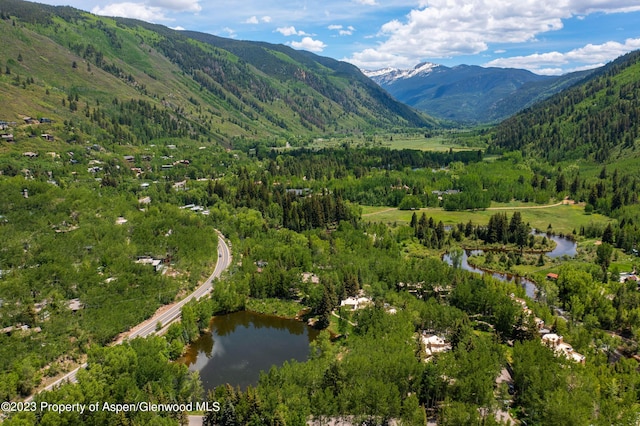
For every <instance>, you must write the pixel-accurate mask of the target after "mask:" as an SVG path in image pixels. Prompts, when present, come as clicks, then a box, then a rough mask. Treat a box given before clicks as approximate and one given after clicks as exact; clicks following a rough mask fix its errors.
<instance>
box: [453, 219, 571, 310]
mask: <svg viewBox="0 0 640 426" xmlns="http://www.w3.org/2000/svg"><path fill="white" fill-rule="evenodd" d="M533 233H534V234H535V235H545V236H547V238H549V239H551V240H553V241H554V242H555V243H556V246H555V248H554V249H553V250H552V251H550V252H548V253H545V255H546V256H548V257H550V258H552V259H555V258H558V257H562V256H569V257H573V256H575V255H576V253H577V246H578V245H577V244H576V243H575V242H574V241H571V240H570V239H568V238H564V237H559V236H556V235H547V234H546V233H542V232H538V231H536V230H534V231H533ZM483 252H484V251H483V250H465V251H464V252H463V253H462V259H461V260H462V261H461V264H460V267H461V268H462V269H464V270H465V271H470V272H476V273H479V274H487V273H490V274H491V275H492V276H493V277H494V278H496V279H498V280H501V281H508V282H511V281H516V282H519V283H520V285H521V286H522V287H524V289H525V292H526V294H527V296H529V297H531V298H532V299H535V297H536V290H537V288H536V284H535V283H534V282H533V281H531V280H529V279H527V278H524V277H520V276H517V275H514V274H508V273H502V272H491V271H487V270H484V269H482V268H476V267H475V266H473V265H470V264H469V261H468V260H469V256H475V255H479V254H482V253H483ZM442 260H443V261H445V262H447V263H448V264H449V265H453V261H452V259H451V256H450V255H449V253H447V254H445V255H444V256H443V257H442Z"/></svg>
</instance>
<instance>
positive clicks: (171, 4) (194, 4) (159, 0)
mask: <svg viewBox="0 0 640 426" xmlns="http://www.w3.org/2000/svg"><path fill="white" fill-rule="evenodd" d="M145 4H146V5H148V6H150V7H160V8H163V9H170V10H176V11H180V12H194V13H198V12H200V11H201V10H202V6H200V0H147V1H146V2H145Z"/></svg>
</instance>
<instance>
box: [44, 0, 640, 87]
mask: <svg viewBox="0 0 640 426" xmlns="http://www.w3.org/2000/svg"><path fill="white" fill-rule="evenodd" d="M39 2H41V3H47V4H53V5H69V6H73V7H77V8H79V9H82V10H86V11H89V12H92V13H96V14H99V15H106V16H124V17H129V18H135V19H141V20H144V21H148V22H154V23H157V24H162V25H166V26H168V27H171V28H177V29H187V30H193V31H201V32H206V33H211V34H215V35H218V36H222V37H230V38H235V39H238V40H259V41H266V42H270V43H278V44H286V45H288V46H291V47H293V48H295V49H306V50H309V51H312V52H314V53H317V54H319V55H322V56H329V57H332V58H335V59H339V60H345V61H349V62H351V63H353V64H355V65H357V66H359V67H361V68H364V69H369V70H373V69H379V68H385V67H397V68H412V67H413V66H414V65H416V64H418V63H420V62H434V63H438V64H443V65H448V66H454V65H459V64H472V65H482V66H497V67H514V68H526V69H529V70H531V71H533V72H536V73H539V74H563V73H566V72H570V71H576V70H581V69H587V68H593V67H596V66H600V65H604V64H605V63H607V62H609V61H611V60H613V59H615V58H616V57H618V56H620V55H622V54H624V53H626V52H629V51H631V50H636V49H640V0H414V1H410V0H387V1H385V0H344V1H336V0H325V1H312V0H306V1H305V0H278V1H274V0H126V1H120V0H40V1H39Z"/></svg>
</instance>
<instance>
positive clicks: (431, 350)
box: [420, 332, 451, 360]
mask: <svg viewBox="0 0 640 426" xmlns="http://www.w3.org/2000/svg"><path fill="white" fill-rule="evenodd" d="M420 340H421V342H422V344H423V345H424V351H425V353H426V355H427V360H428V359H429V358H431V357H432V356H433V355H434V354H437V353H442V352H447V351H450V350H451V343H448V342H447V341H446V340H445V339H444V337H441V336H437V335H435V334H426V333H425V332H423V333H422V336H421V337H420Z"/></svg>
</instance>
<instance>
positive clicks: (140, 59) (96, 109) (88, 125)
mask: <svg viewBox="0 0 640 426" xmlns="http://www.w3.org/2000/svg"><path fill="white" fill-rule="evenodd" d="M0 18H1V19H0V34H1V35H2V39H3V42H5V49H4V54H5V59H4V61H3V63H1V65H4V70H3V71H4V72H3V73H2V74H1V75H0V91H1V92H2V93H3V94H4V95H5V96H7V99H10V100H11V101H10V102H5V103H3V104H2V105H0V120H8V121H20V120H21V119H22V117H24V116H32V117H51V118H52V120H53V122H54V123H56V124H55V125H52V126H50V129H48V130H50V132H51V133H53V134H54V135H55V136H58V137H60V138H62V139H63V140H80V141H85V140H90V139H92V138H93V139H97V140H104V141H115V140H117V141H119V143H133V144H139V143H148V142H149V141H150V140H155V139H158V138H159V137H160V135H164V137H165V138H175V137H190V138H195V139H200V140H202V141H203V142H207V141H212V142H217V143H221V144H223V145H224V146H226V147H246V146H250V145H254V144H256V143H268V144H284V140H288V139H290V142H291V143H293V144H296V143H300V142H301V141H304V140H308V139H311V138H313V137H317V136H320V135H344V134H350V133H354V132H355V133H358V132H367V131H372V130H373V129H378V128H383V129H388V130H392V129H394V128H404V127H407V126H409V127H415V128H423V127H433V126H436V125H437V121H436V120H434V119H432V118H431V117H428V116H427V115H426V114H424V113H421V112H419V111H417V110H414V109H412V108H410V107H408V106H406V105H404V104H401V103H399V102H398V101H396V100H394V99H393V98H392V97H391V96H390V95H389V94H388V93H386V92H385V91H383V90H382V89H381V88H380V87H379V86H377V85H375V84H374V83H372V82H371V80H369V79H368V78H366V77H365V76H364V75H362V74H361V73H360V72H359V70H357V68H356V67H354V66H353V65H351V64H347V63H342V62H339V61H336V60H333V59H331V58H323V57H320V56H317V55H314V54H312V53H309V52H300V51H296V50H293V49H291V48H290V47H287V46H282V45H272V44H269V43H262V42H244V41H237V40H230V39H222V38H219V37H215V36H211V35H208V34H201V33H200V34H198V33H190V32H189V33H186V32H178V31H175V30H172V29H170V28H167V27H164V26H161V25H157V24H150V23H147V22H144V21H137V20H133V19H125V18H108V17H102V16H96V15H93V14H90V13H87V12H83V11H80V10H78V9H74V8H71V7H66V6H64V7H63V6H48V5H41V4H37V3H31V2H25V1H21V0H2V1H0ZM190 36H191V37H190ZM132 100H135V101H136V102H138V101H140V102H142V103H141V104H140V105H137V106H135V108H136V109H137V110H144V113H145V114H147V116H146V118H147V119H149V118H151V116H152V115H156V118H155V119H153V120H146V121H144V122H138V123H133V122H132V118H133V116H132V115H131V114H125V113H124V112H123V111H122V105H123V103H122V102H123V101H125V102H130V101H132ZM128 107H131V108H133V106H132V105H128ZM138 112H140V111H138ZM161 116H162V117H161ZM65 122H67V123H69V122H73V123H74V124H75V125H74V126H73V127H74V129H73V130H71V129H70V126H67V127H68V128H64V125H63V123H65ZM16 136H17V137H21V136H24V137H26V134H23V135H21V134H17V135H16Z"/></svg>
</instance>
